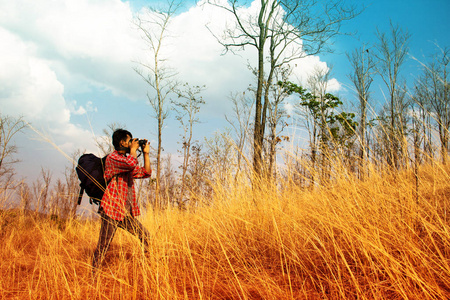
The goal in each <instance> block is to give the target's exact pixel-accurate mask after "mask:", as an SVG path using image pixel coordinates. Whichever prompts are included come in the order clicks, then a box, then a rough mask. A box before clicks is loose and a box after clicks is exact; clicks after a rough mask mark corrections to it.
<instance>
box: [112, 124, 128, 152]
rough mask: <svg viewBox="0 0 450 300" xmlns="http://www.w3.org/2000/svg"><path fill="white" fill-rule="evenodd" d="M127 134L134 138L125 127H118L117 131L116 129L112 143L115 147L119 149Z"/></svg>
mask: <svg viewBox="0 0 450 300" xmlns="http://www.w3.org/2000/svg"><path fill="white" fill-rule="evenodd" d="M127 136H130V137H131V138H133V135H132V134H131V133H130V132H129V131H128V130H125V129H121V128H119V129H116V131H114V133H113V134H112V144H113V146H114V149H116V150H117V149H118V148H120V141H123V140H126V139H127Z"/></svg>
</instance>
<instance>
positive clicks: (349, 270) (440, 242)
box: [0, 163, 450, 300]
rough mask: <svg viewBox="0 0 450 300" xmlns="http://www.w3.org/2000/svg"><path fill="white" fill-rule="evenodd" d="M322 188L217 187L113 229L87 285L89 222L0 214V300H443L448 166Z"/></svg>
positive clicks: (449, 263)
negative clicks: (202, 202)
mask: <svg viewBox="0 0 450 300" xmlns="http://www.w3.org/2000/svg"><path fill="white" fill-rule="evenodd" d="M338 177H339V178H338V179H336V180H335V181H333V183H332V184H331V185H330V186H328V187H324V188H320V189H319V188H316V189H315V190H313V191H311V190H304V189H300V188H299V187H297V186H296V185H295V184H293V183H292V182H290V181H289V180H288V181H286V182H285V183H284V184H283V185H282V189H275V188H274V187H272V186H270V185H269V184H261V188H260V189H259V190H258V191H254V190H252V189H251V188H250V187H249V186H246V185H244V184H240V185H236V186H233V187H231V188H230V187H228V188H226V189H225V188H223V187H220V186H219V187H216V190H215V193H216V196H215V200H214V205H211V206H209V207H201V208H197V209H196V211H195V212H193V211H191V212H189V211H188V212H186V211H184V212H183V211H179V210H176V209H168V210H166V211H163V212H159V213H155V214H153V213H149V214H147V215H146V216H145V217H143V218H142V219H141V220H142V221H143V223H144V225H145V226H146V227H147V228H148V229H149V230H150V232H151V233H152V235H153V237H154V238H153V240H152V242H151V252H150V253H149V254H147V255H144V254H143V253H142V250H141V248H140V245H139V242H138V241H137V240H136V239H135V238H134V237H132V236H130V235H128V234H127V233H125V232H123V231H121V230H119V231H118V233H117V235H116V237H115V239H114V241H113V244H112V246H111V249H110V251H109V252H108V254H107V257H106V260H105V261H104V263H103V265H102V268H101V271H100V275H99V277H98V279H97V280H96V281H94V280H93V279H92V278H91V266H90V263H91V257H92V252H93V249H94V247H95V246H96V243H97V238H98V231H99V222H91V221H89V222H81V221H77V220H72V221H68V222H66V223H65V224H62V223H58V222H57V221H52V220H49V219H36V218H33V217H31V216H26V215H22V214H20V213H18V212H17V211H4V212H2V213H1V215H0V224H1V231H0V243H1V245H2V247H1V252H0V278H1V281H0V297H1V298H4V299H70V298H74V299H85V298H91V299H421V300H424V299H448V298H449V297H450V223H449V218H450V216H449V212H450V211H449V209H450V183H449V182H450V167H449V166H442V165H440V164H437V163H435V164H433V165H430V166H424V167H422V168H421V170H420V174H419V188H418V194H416V187H415V179H414V176H413V175H412V174H411V172H408V171H405V172H402V173H394V174H390V173H389V172H385V173H383V174H380V173H374V172H372V174H371V175H370V176H369V177H368V178H367V179H366V181H364V182H360V181H358V180H356V179H355V178H354V177H352V176H351V175H349V174H345V172H342V174H339V176H338Z"/></svg>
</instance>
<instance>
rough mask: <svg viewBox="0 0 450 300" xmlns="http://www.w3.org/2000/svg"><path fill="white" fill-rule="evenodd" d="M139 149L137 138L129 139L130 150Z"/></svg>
mask: <svg viewBox="0 0 450 300" xmlns="http://www.w3.org/2000/svg"><path fill="white" fill-rule="evenodd" d="M137 149H139V139H132V140H130V152H131V151H133V150H134V151H136V150H137Z"/></svg>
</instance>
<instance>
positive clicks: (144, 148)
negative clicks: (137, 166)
mask: <svg viewBox="0 0 450 300" xmlns="http://www.w3.org/2000/svg"><path fill="white" fill-rule="evenodd" d="M142 152H144V154H149V153H150V142H148V141H147V143H145V147H143V149H142Z"/></svg>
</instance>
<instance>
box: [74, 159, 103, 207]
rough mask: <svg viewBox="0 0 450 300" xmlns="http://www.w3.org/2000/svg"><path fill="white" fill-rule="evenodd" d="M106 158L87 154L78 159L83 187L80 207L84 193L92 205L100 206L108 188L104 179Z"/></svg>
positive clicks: (79, 177)
mask: <svg viewBox="0 0 450 300" xmlns="http://www.w3.org/2000/svg"><path fill="white" fill-rule="evenodd" d="M106 157H107V156H105V157H103V158H100V157H97V156H95V155H94V154H92V153H86V154H83V155H81V156H80V158H79V159H78V165H77V168H76V170H77V175H78V179H80V187H81V189H80V195H79V196H78V205H80V203H81V198H82V197H83V192H84V191H85V192H86V194H87V195H88V196H89V198H90V200H89V202H90V203H91V204H92V203H95V204H97V205H98V204H100V202H101V201H102V197H103V194H104V193H105V190H106V186H107V184H106V180H105V177H104V173H105V162H106Z"/></svg>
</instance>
